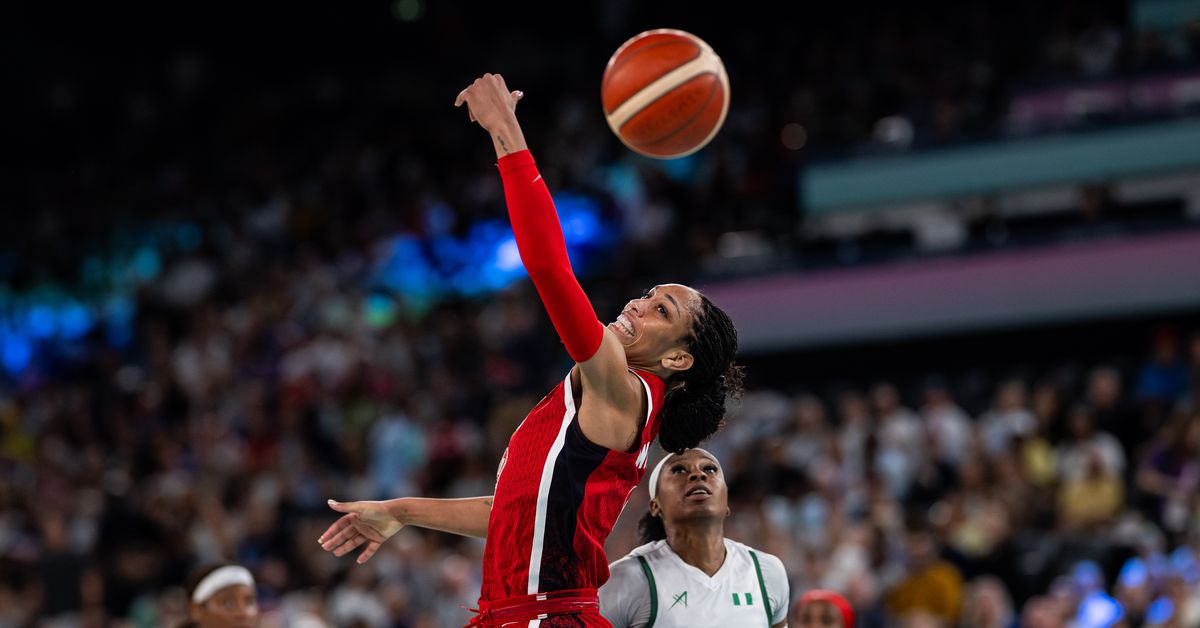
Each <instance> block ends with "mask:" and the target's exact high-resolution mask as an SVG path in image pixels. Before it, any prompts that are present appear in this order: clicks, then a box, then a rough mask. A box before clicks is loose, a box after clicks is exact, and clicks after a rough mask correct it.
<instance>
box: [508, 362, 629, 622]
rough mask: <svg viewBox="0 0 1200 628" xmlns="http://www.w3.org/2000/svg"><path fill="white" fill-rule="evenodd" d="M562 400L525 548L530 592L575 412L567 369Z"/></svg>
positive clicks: (538, 570) (534, 587) (537, 573)
mask: <svg viewBox="0 0 1200 628" xmlns="http://www.w3.org/2000/svg"><path fill="white" fill-rule="evenodd" d="M643 383H645V382H643ZM563 404H564V405H565V406H566V407H567V410H566V412H563V418H562V424H561V425H559V427H558V436H557V437H556V438H555V439H554V444H552V445H550V452H549V453H547V454H546V460H545V461H544V462H543V463H542V479H541V481H540V482H539V483H538V497H537V510H536V512H535V514H534V518H533V543H532V546H533V548H532V549H531V550H530V552H529V579H528V582H527V591H528V593H529V594H531V595H532V594H534V593H537V592H538V582H539V581H540V580H541V576H542V550H543V549H544V545H545V540H546V506H547V504H548V502H549V501H550V483H551V482H552V481H553V479H554V464H555V462H557V461H558V454H560V453H562V448H563V443H564V442H565V441H566V438H567V427H568V426H570V425H571V419H572V418H573V417H574V416H575V393H574V392H573V391H572V390H571V373H570V372H568V373H567V377H566V379H565V380H564V381H563ZM537 623H541V622H540V620H535V622H531V623H530V624H529V625H530V627H531V628H532V627H533V626H535V625H536V624H537Z"/></svg>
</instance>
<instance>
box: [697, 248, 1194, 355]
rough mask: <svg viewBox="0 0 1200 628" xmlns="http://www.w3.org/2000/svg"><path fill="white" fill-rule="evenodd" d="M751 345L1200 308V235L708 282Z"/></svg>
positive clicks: (786, 345) (772, 346) (760, 347)
mask: <svg viewBox="0 0 1200 628" xmlns="http://www.w3.org/2000/svg"><path fill="white" fill-rule="evenodd" d="M703 289H704V290H705V292H706V293H707V294H708V295H709V296H710V297H711V298H712V299H713V301H715V302H717V303H720V304H722V306H723V307H724V308H725V309H726V310H727V311H728V312H729V315H730V316H731V317H733V320H734V322H735V323H737V327H738V340H739V342H740V345H741V347H742V350H743V351H745V352H749V353H754V352H765V351H771V350H786V349H793V348H797V347H812V346H820V345H832V344H839V343H849V342H857V341H864V340H876V339H889V338H901V337H908V336H919V335H925V334H946V333H951V332H956V331H967V330H973V329H986V328H996V327H1004V326H1009V325H1018V324H1028V323H1049V322H1062V321H1069V320H1082V319H1087V318H1103V317H1111V316H1119V315H1129V314H1142V313H1152V312H1171V311H1177V310H1180V309H1183V308H1187V307H1196V306H1198V305H1200V233H1198V232H1191V233H1177V234H1169V235H1155V236H1144V237H1137V238H1126V239H1122V240H1119V241H1109V240H1105V241H1097V242H1088V243H1078V244H1064V245H1061V246H1055V247H1050V248H1043V249H1037V250H1015V251H1006V252H1001V253H993V254H980V255H975V256H971V257H966V258H953V259H950V258H946V259H937V260H932V261H923V262H910V263H898V264H893V265H889V266H884V267H874V268H860V269H849V270H836V271H828V272H820V273H797V274H793V275H787V276H780V277H771V278H760V279H749V280H745V281H738V282H731V283H727V284H716V285H710V286H704V287H703Z"/></svg>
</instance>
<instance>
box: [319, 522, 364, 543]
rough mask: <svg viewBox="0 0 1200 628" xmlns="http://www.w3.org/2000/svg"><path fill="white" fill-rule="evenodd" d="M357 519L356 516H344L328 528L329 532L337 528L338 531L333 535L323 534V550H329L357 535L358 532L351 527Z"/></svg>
mask: <svg viewBox="0 0 1200 628" xmlns="http://www.w3.org/2000/svg"><path fill="white" fill-rule="evenodd" d="M357 517H358V515H352V514H351V515H346V516H345V517H342V518H341V519H340V520H338V522H337V523H335V524H333V525H332V526H330V528H329V529H330V531H332V530H333V529H334V528H335V527H337V528H338V531H337V532H336V533H334V534H330V532H328V531H327V532H326V533H325V534H323V535H321V547H322V548H323V549H325V550H331V549H333V548H335V547H337V546H339V545H341V544H342V543H344V542H346V541H347V540H349V539H351V538H353V537H354V536H356V535H358V534H359V532H358V530H357V529H356V528H355V527H354V525H353V524H354V520H355V519H356V518H357Z"/></svg>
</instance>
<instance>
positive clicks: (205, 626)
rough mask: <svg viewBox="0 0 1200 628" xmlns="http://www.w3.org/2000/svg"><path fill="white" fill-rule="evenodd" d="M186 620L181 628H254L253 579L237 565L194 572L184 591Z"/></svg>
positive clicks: (256, 610)
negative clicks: (186, 606) (185, 594)
mask: <svg viewBox="0 0 1200 628" xmlns="http://www.w3.org/2000/svg"><path fill="white" fill-rule="evenodd" d="M187 595H188V619H187V622H185V623H184V624H182V625H181V628H254V627H255V626H257V625H258V617H259V613H258V593H257V590H256V588H255V584H254V576H253V575H251V574H250V570H248V569H246V568H245V567H242V566H240V565H230V564H221V565H212V566H209V567H205V568H202V569H200V570H199V571H197V572H196V573H195V574H194V575H193V576H192V577H191V579H190V581H189V584H188V589H187Z"/></svg>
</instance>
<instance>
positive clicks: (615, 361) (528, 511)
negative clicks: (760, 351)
mask: <svg viewBox="0 0 1200 628" xmlns="http://www.w3.org/2000/svg"><path fill="white" fill-rule="evenodd" d="M521 97H522V94H521V93H520V92H513V91H509V89H508V87H507V86H506V85H505V83H504V79H503V78H501V77H500V76H499V75H495V74H485V75H484V76H482V77H480V78H479V79H476V80H475V82H474V83H472V84H471V85H470V86H468V87H467V88H466V89H464V90H463V91H462V92H461V93H460V94H459V95H458V98H457V100H456V101H455V105H456V106H462V105H466V106H467V110H468V114H469V117H470V119H471V120H472V121H474V122H477V123H478V124H479V125H480V126H482V127H483V128H484V129H485V130H486V131H487V132H488V133H489V134H490V135H491V140H492V145H493V147H494V148H495V151H496V157H497V159H498V164H497V166H498V167H499V170H500V175H501V178H502V179H503V183H504V195H505V200H506V202H507V205H508V213H509V219H510V220H511V222H512V227H513V232H514V234H515V236H516V240H517V247H518V249H519V251H520V254H521V260H522V262H524V264H525V269H526V271H527V272H528V273H529V276H530V278H531V279H532V280H533V284H534V286H535V287H536V288H537V291H538V295H539V296H540V297H541V300H542V303H543V305H544V306H545V307H546V310H547V312H548V313H549V315H550V320H551V322H552V323H553V325H554V329H555V331H556V332H557V333H558V335H559V338H560V339H561V340H562V342H563V344H564V345H565V346H566V349H567V352H568V353H569V354H570V356H571V357H572V358H573V359H574V360H575V363H576V364H575V366H574V367H573V368H572V369H571V370H570V372H569V373H567V375H566V377H565V378H564V379H563V381H562V383H560V384H559V385H558V386H556V387H555V388H554V389H553V390H552V391H550V393H549V394H547V395H546V396H545V397H544V398H543V399H542V401H541V402H540V403H538V404H537V406H535V407H534V408H533V410H531V411H530V412H529V415H528V416H527V417H526V418H525V420H524V421H523V422H522V423H521V425H520V426H519V427H518V428H517V430H516V431H515V432H514V433H513V435H512V437H511V438H510V440H509V443H508V448H507V450H506V451H505V453H504V456H503V458H501V460H500V465H499V469H498V471H497V480H496V490H495V494H494V495H490V496H484V497H477V498H469V499H457V500H441V499H415V498H401V499H394V500H388V501H383V502H358V503H352V504H338V503H336V502H331V507H332V508H334V509H335V510H338V511H339V512H344V513H347V514H346V515H345V516H344V517H342V518H341V519H339V520H338V521H337V522H335V523H334V524H333V525H332V526H330V528H329V529H328V530H327V531H326V532H325V534H323V535H322V536H321V538H320V540H319V542H320V543H321V544H322V546H323V547H324V548H325V549H327V550H330V551H333V552H334V553H335V554H336V555H338V556H342V555H344V554H346V553H347V552H350V551H353V550H354V549H356V548H358V547H360V546H365V548H364V550H363V551H362V553H361V555H360V556H359V558H358V561H359V562H360V563H361V562H364V561H366V560H367V559H369V558H370V557H371V556H372V555H373V554H374V553H375V552H376V551H377V550H378V549H379V546H380V544H381V543H383V542H384V541H385V540H386V539H387V538H388V537H390V536H391V535H393V534H395V533H396V532H397V531H398V530H399V529H400V528H401V527H403V526H404V525H415V526H421V527H425V528H431V529H435V530H442V531H445V532H451V533H455V534H463V535H469V536H477V537H486V539H487V543H486V546H485V549H484V559H483V587H482V591H481V593H480V599H479V609H478V611H477V612H478V616H477V617H476V618H475V619H474V620H473V622H472V623H473V624H475V625H483V626H500V625H504V626H513V627H517V626H531V627H532V626H542V627H543V628H549V627H551V626H554V627H557V626H607V625H608V623H607V622H605V621H604V620H603V618H602V617H601V616H600V613H599V601H598V597H597V593H596V590H597V589H598V588H599V587H600V586H601V585H602V584H604V582H605V581H606V580H607V579H608V560H607V557H606V556H605V554H604V541H605V539H606V538H608V535H609V533H610V532H611V531H612V526H613V524H614V523H616V520H617V517H618V516H619V515H620V513H621V510H622V509H623V508H624V505H625V502H626V501H627V500H628V498H629V494H630V492H632V491H633V489H634V487H636V486H637V483H638V482H639V481H640V480H641V478H642V476H643V475H644V474H645V472H646V460H647V456H648V454H649V448H650V445H651V443H653V441H654V440H655V438H658V439H659V442H660V444H661V445H662V446H663V447H664V448H665V449H667V450H671V451H682V450H683V449H685V448H688V447H694V446H695V445H697V444H698V443H700V442H701V441H702V440H704V439H705V438H707V437H708V436H709V435H711V434H712V433H713V432H715V431H716V430H717V429H718V428H719V426H720V424H721V422H722V420H723V417H724V412H725V399H726V396H728V395H736V394H738V393H740V390H741V370H740V367H738V366H736V365H734V363H733V358H734V354H735V353H736V352H737V331H736V330H735V329H734V327H733V323H732V322H731V321H730V319H729V316H728V315H726V314H725V313H724V312H723V311H722V310H721V309H720V308H718V307H717V306H715V305H713V303H712V302H711V301H709V300H708V298H707V297H705V296H704V295H702V294H701V293H699V292H698V291H696V290H694V289H692V288H689V287H687V286H683V285H679V284H663V285H658V286H655V287H654V288H652V289H651V290H650V291H648V292H647V293H646V294H644V295H642V296H641V297H639V298H635V299H633V300H632V301H629V302H628V304H626V306H625V308H624V309H623V310H622V311H621V313H620V315H619V316H618V317H617V319H616V320H615V321H613V322H612V323H609V324H608V325H604V324H603V323H601V322H599V320H597V318H596V314H595V311H594V310H593V309H592V305H591V303H590V302H589V301H588V298H587V296H586V295H585V294H584V292H583V290H582V288H581V287H580V285H579V282H578V281H577V280H576V278H575V275H574V273H573V272H572V270H571V265H570V261H569V260H568V259H567V250H566V246H565V243H564V241H563V236H562V228H561V226H560V225H559V221H558V216H557V213H556V211H555V208H554V203H553V201H552V200H551V197H550V192H549V190H548V189H547V187H546V183H545V181H544V180H543V179H542V176H541V174H540V173H539V172H538V169H537V166H536V164H535V162H534V159H533V156H532V155H531V153H530V152H529V150H528V148H527V147H526V145H525V138H524V136H523V134H522V132H521V127H520V125H519V124H518V123H517V118H516V105H517V101H518V100H520V98H521Z"/></svg>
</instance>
